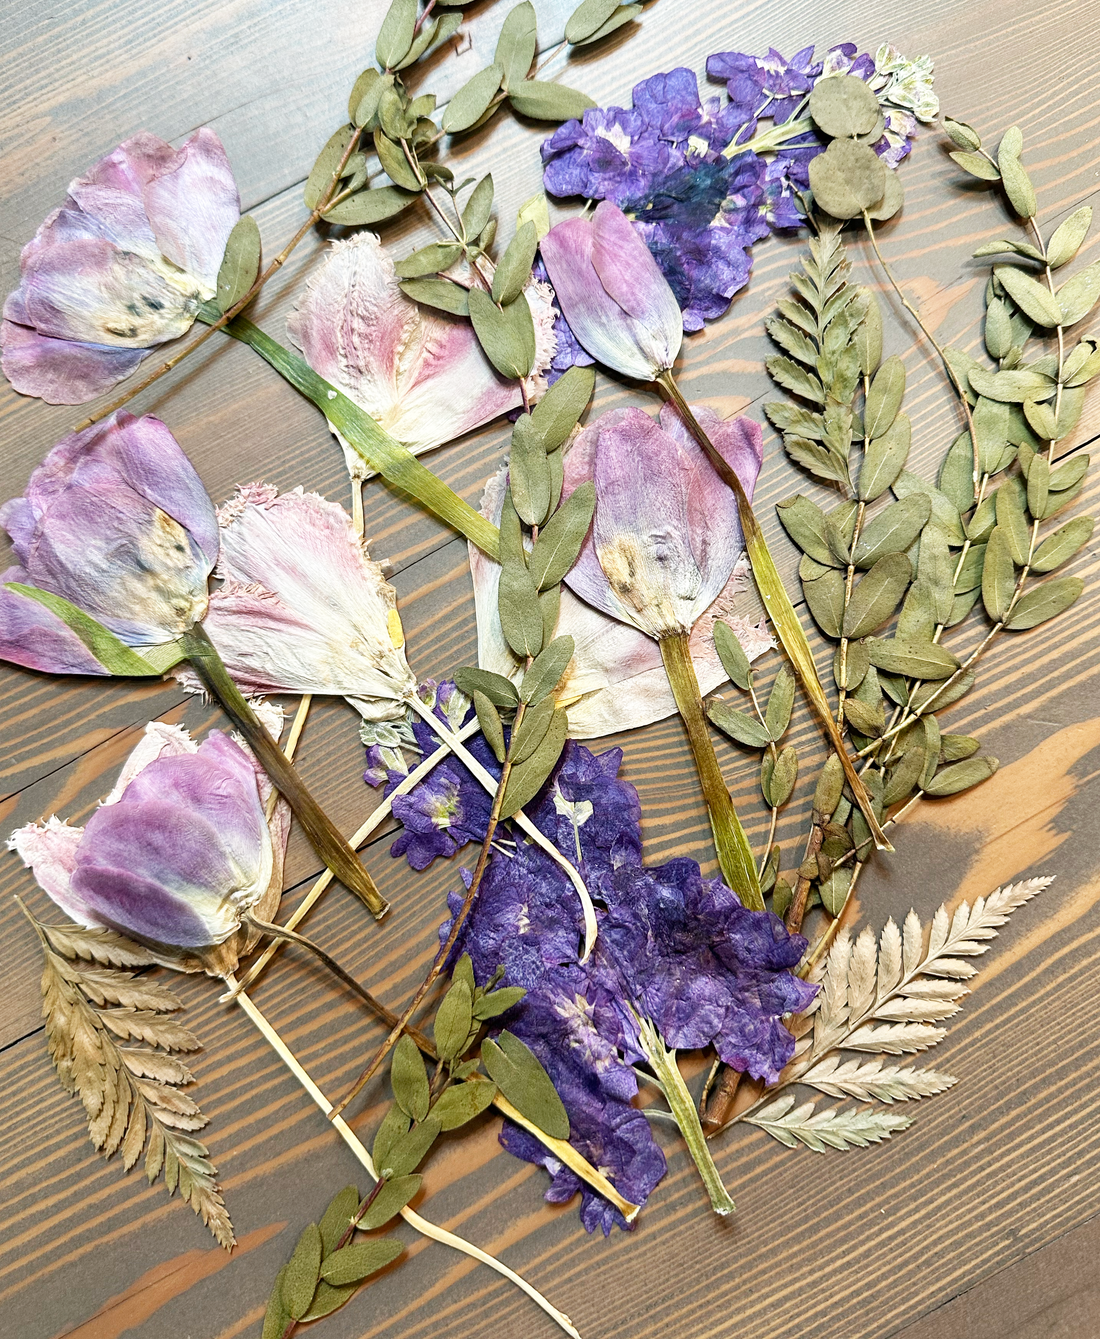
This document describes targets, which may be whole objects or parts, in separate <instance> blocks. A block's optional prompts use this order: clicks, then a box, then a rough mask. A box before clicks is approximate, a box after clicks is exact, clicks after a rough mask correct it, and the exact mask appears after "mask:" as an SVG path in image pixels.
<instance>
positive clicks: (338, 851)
mask: <svg viewBox="0 0 1100 1339" xmlns="http://www.w3.org/2000/svg"><path fill="white" fill-rule="evenodd" d="M182 643H183V646H184V648H185V650H186V653H187V657H188V659H189V660H190V661H191V664H192V666H193V667H194V669H195V672H196V674H198V676H199V678H200V679H201V680H202V682H203V685H204V687H205V688H206V689H207V690H208V691H209V693H210V694H211V695H212V696H213V697H215V698H216V699H217V700H218V701H219V702H220V703H221V705H222V708H223V710H224V711H225V713H226V715H227V716H228V717H229V718H230V720H231V721H232V722H233V723H234V725H236V726H237V728H238V729H239V730H240V731H241V733H242V734H243V735H244V737H245V739H246V740H247V741H248V744H249V746H250V747H251V749H252V751H253V752H254V753H255V755H256V757H257V758H258V759H259V760H260V765H261V766H262V767H263V769H264V771H265V772H266V773H267V774H268V776H269V777H270V778H271V780H272V782H273V784H274V785H275V787H276V789H277V790H278V791H279V792H280V793H281V794H282V795H283V796H284V798H285V799H286V801H287V803H288V804H289V805H290V807H291V809H292V810H293V812H294V816H295V818H297V820H298V822H299V823H301V825H302V830H303V831H304V832H305V834H306V836H307V837H308V838H309V840H310V843H311V845H312V846H313V849H314V850H315V851H316V852H317V854H318V855H319V856H320V857H321V859H322V860H323V861H324V862H325V864H326V865H327V866H328V868H329V869H330V870H332V872H333V874H335V875H336V877H337V878H338V879H339V880H340V882H341V883H342V884H344V886H345V887H347V888H349V889H350V890H351V891H352V892H353V893H356V894H357V895H358V896H359V897H361V898H362V900H363V901H364V902H365V903H366V905H367V906H368V907H369V908H370V910H371V912H372V913H373V914H374V916H375V917H376V918H378V919H381V918H382V917H383V916H384V915H385V914H386V912H387V911H388V909H389V903H388V902H387V901H386V900H385V898H384V897H383V896H382V894H381V893H380V892H379V891H378V889H377V888H376V887H375V884H374V880H373V879H372V878H371V876H370V875H369V874H368V873H367V871H366V870H365V869H364V868H363V866H362V865H361V864H360V863H359V859H358V857H357V856H356V854H355V852H354V851H353V850H352V849H351V847H350V846H349V845H348V843H347V842H346V841H345V840H344V838H343V837H342V836H341V835H340V833H339V831H338V830H337V828H336V826H335V825H334V823H333V822H332V820H331V819H330V818H329V817H328V815H327V814H326V813H325V811H324V810H323V809H322V808H321V806H320V805H319V804H318V803H317V801H316V800H315V799H314V798H313V796H312V795H311V794H310V793H309V791H308V790H307V789H306V787H305V785H304V783H303V782H302V779H301V777H300V776H299V775H298V773H297V772H296V771H295V769H294V766H293V764H292V763H290V762H289V761H288V759H287V757H286V755H285V754H284V753H283V751H282V749H280V748H279V746H278V744H276V742H275V741H274V740H273V739H272V738H271V736H270V735H269V734H268V733H267V731H266V730H265V729H264V726H263V723H262V722H261V721H260V719H259V717H258V716H257V715H256V713H255V712H254V711H253V710H252V708H251V707H250V706H249V704H248V702H247V701H246V700H245V698H244V695H243V694H242V693H241V690H240V689H239V688H238V687H237V685H236V684H235V683H234V682H233V680H232V678H231V677H230V674H229V671H228V670H227V669H226V668H225V665H224V664H223V663H222V658H221V656H219V655H218V652H217V650H216V649H215V647H214V644H213V642H211V640H210V638H209V637H208V636H207V635H206V631H205V629H204V628H203V626H202V624H201V623H199V624H196V625H195V626H194V627H193V628H192V629H191V630H190V632H187V633H185V634H184V636H183V638H182Z"/></svg>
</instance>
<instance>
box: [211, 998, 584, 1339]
mask: <svg viewBox="0 0 1100 1339" xmlns="http://www.w3.org/2000/svg"><path fill="white" fill-rule="evenodd" d="M225 982H226V985H228V986H229V987H230V989H231V991H233V992H234V998H235V999H236V1001H237V1004H238V1005H239V1006H240V1008H241V1009H243V1010H244V1012H245V1013H246V1014H247V1015H248V1017H249V1018H250V1019H251V1021H252V1023H253V1024H254V1025H255V1027H256V1029H257V1030H258V1031H259V1032H260V1034H261V1035H262V1036H263V1038H264V1039H265V1040H266V1041H267V1043H268V1044H269V1045H270V1046H271V1048H272V1049H273V1050H274V1051H275V1053H276V1054H277V1055H278V1057H279V1058H280V1060H282V1062H283V1063H284V1064H285V1065H286V1067H287V1068H288V1069H289V1070H290V1072H291V1073H292V1074H293V1075H294V1077H295V1078H296V1079H297V1080H298V1082H299V1083H300V1084H301V1085H302V1087H303V1088H304V1089H305V1090H306V1092H307V1093H308V1094H309V1096H310V1097H311V1098H312V1099H313V1100H314V1102H316V1103H317V1105H318V1106H319V1107H320V1108H321V1110H322V1111H323V1112H324V1113H325V1115H326V1116H327V1117H328V1118H329V1120H330V1121H331V1122H332V1124H333V1126H334V1127H335V1128H336V1130H337V1131H338V1133H339V1135H340V1138H341V1139H343V1141H344V1143H345V1144H347V1146H348V1147H349V1148H350V1149H351V1151H352V1153H354V1155H355V1157H356V1159H357V1160H358V1161H359V1163H360V1164H361V1165H362V1166H363V1167H364V1168H365V1169H366V1171H367V1174H368V1175H369V1176H370V1177H372V1178H373V1179H374V1180H375V1181H377V1180H378V1173H377V1172H376V1171H375V1167H374V1162H373V1161H372V1159H371V1156H370V1154H369V1153H368V1152H367V1150H366V1148H365V1147H364V1145H363V1144H362V1143H361V1142H360V1140H359V1139H358V1137H357V1136H356V1134H355V1132H354V1130H352V1128H351V1127H350V1126H349V1125H348V1124H347V1122H346V1121H344V1120H343V1119H342V1118H341V1117H340V1116H339V1115H338V1114H337V1113H336V1112H335V1110H334V1109H333V1107H332V1105H331V1103H330V1102H329V1100H328V1098H326V1097H325V1095H324V1093H323V1092H322V1091H321V1089H320V1088H318V1086H317V1085H316V1084H315V1083H314V1082H313V1080H312V1079H311V1078H310V1076H309V1075H308V1074H307V1073H306V1071H305V1069H304V1068H303V1067H302V1065H301V1064H300V1063H299V1061H298V1059H297V1057H296V1056H295V1055H294V1053H293V1052H292V1051H291V1050H290V1048H289V1047H288V1046H287V1044H286V1043H285V1042H284V1041H283V1039H282V1037H280V1036H279V1034H278V1032H277V1031H276V1030H275V1029H274V1028H273V1027H272V1026H271V1024H270V1023H269V1022H268V1020H267V1019H266V1018H265V1017H264V1015H263V1014H262V1013H261V1012H260V1010H259V1009H258V1008H257V1007H256V1005H255V1004H254V1003H253V1002H252V1000H251V999H250V998H249V996H248V995H245V994H243V993H242V992H241V991H240V990H239V989H238V987H237V982H236V980H235V979H234V978H233V976H232V974H230V975H228V976H226V977H225ZM401 1217H402V1218H403V1219H404V1220H405V1222H406V1223H408V1225H409V1226H410V1227H411V1228H413V1229H415V1231H417V1232H419V1233H420V1234H421V1235H422V1236H425V1237H429V1238H430V1239H431V1240H432V1241H438V1242H441V1243H442V1244H443V1245H444V1246H450V1247H452V1248H453V1249H454V1250H456V1251H460V1252H461V1253H462V1254H463V1255H468V1256H469V1257H470V1258H471V1259H473V1260H478V1261H480V1262H481V1264H483V1265H488V1266H489V1268H490V1269H495V1270H496V1272H497V1273H498V1274H502V1275H503V1276H504V1277H505V1278H506V1279H508V1280H509V1281H510V1282H512V1283H514V1284H515V1285H516V1287H517V1288H521V1289H522V1290H523V1291H524V1292H525V1293H526V1294H527V1296H528V1297H530V1298H531V1300H532V1301H534V1302H536V1303H537V1304H538V1305H539V1306H540V1307H542V1309H543V1311H545V1312H546V1314H547V1315H548V1316H550V1317H551V1318H552V1319H553V1320H555V1321H556V1322H557V1323H558V1324H559V1325H560V1326H561V1328H562V1329H563V1330H564V1331H565V1332H566V1334H568V1335H571V1336H572V1339H580V1335H579V1334H578V1332H577V1330H576V1328H575V1327H574V1325H573V1322H572V1321H571V1320H570V1319H569V1317H568V1316H567V1315H566V1314H565V1313H564V1312H563V1311H559V1310H558V1309H557V1307H556V1306H552V1305H551V1304H550V1302H548V1301H547V1300H546V1298H545V1297H543V1295H542V1293H540V1292H539V1291H538V1289H536V1288H533V1287H532V1286H531V1284H529V1283H528V1282H527V1281H526V1279H523V1278H521V1277H520V1276H519V1275H518V1274H517V1273H516V1272H515V1271H514V1270H511V1269H509V1268H508V1266H507V1265H505V1264H502V1263H501V1262H500V1261H499V1260H497V1259H495V1258H494V1257H493V1256H491V1255H489V1254H488V1253H487V1252H486V1251H483V1250H481V1249H480V1248H479V1247H477V1246H474V1245H473V1244H472V1243H471V1242H468V1241H466V1240H464V1239H463V1238H462V1237H458V1236H456V1235H455V1234H454V1233H453V1232H448V1231H447V1230H446V1229H445V1228H441V1227H437V1226H436V1225H435V1223H429V1222H428V1220H427V1219H426V1218H421V1216H420V1215H419V1214H418V1213H415V1212H414V1211H413V1210H412V1209H410V1208H408V1207H406V1208H404V1209H402V1210H401Z"/></svg>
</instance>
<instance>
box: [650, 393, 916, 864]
mask: <svg viewBox="0 0 1100 1339" xmlns="http://www.w3.org/2000/svg"><path fill="white" fill-rule="evenodd" d="M657 384H658V385H659V386H660V387H661V389H662V390H663V391H664V392H665V393H666V394H667V395H668V397H669V399H670V400H671V401H672V402H673V404H674V405H675V406H676V407H677V409H679V411H680V413H681V414H682V415H683V418H684V422H685V423H686V424H687V426H688V428H690V430H691V432H692V433H693V435H694V436H695V438H696V440H697V441H698V443H699V445H700V446H701V447H702V448H703V450H704V451H705V452H706V456H707V459H708V460H709V461H710V463H711V464H712V465H713V466H714V469H715V472H716V473H717V474H718V476H719V477H720V478H721V479H722V480H724V481H725V483H727V484H728V485H729V486H730V488H732V489H733V492H734V495H735V496H736V498H737V513H738V516H739V518H740V521H741V531H742V533H743V535H744V537H745V549H746V551H747V552H748V555H749V562H750V563H751V564H752V574H753V576H754V577H755V579H756V588H757V590H759V592H760V598H761V599H762V600H763V601H764V608H765V609H766V610H767V613H768V617H769V618H770V619H771V623H772V627H774V628H775V630H776V632H777V633H778V634H779V640H780V641H781V642H782V643H783V649H784V651H786V653H787V656H788V658H789V660H790V662H791V664H792V665H793V666H794V669H795V673H796V674H797V675H798V677H799V679H800V680H801V681H802V687H803V689H804V690H805V692H806V696H807V697H808V698H809V699H810V703H811V705H812V706H813V709H814V711H815V712H817V715H818V718H819V719H820V721H821V724H822V726H823V727H824V729H825V733H826V734H827V735H828V737H829V743H830V744H831V745H832V747H833V749H834V750H835V752H836V755H837V757H838V758H839V759H840V763H841V766H842V767H843V768H844V779H845V780H846V781H847V783H848V788H849V790H850V791H851V792H852V796H853V798H854V799H855V801H856V803H857V804H858V805H859V807H860V810H861V812H862V814H863V817H864V818H865V819H866V820H867V826H868V828H869V829H870V832H871V835H872V837H874V839H875V845H876V846H877V847H878V849H879V850H880V851H892V850H893V849H894V848H893V847H892V846H891V845H890V842H889V841H888V839H887V837H886V834H885V833H884V832H883V830H882V826H881V824H880V823H879V821H878V816H877V815H876V814H875V807H874V805H873V804H872V802H871V797H870V796H869V795H868V794H867V790H866V787H865V786H864V784H863V782H862V781H861V780H860V779H859V775H858V774H857V772H856V769H855V767H854V766H853V764H852V760H851V758H850V757H849V756H848V749H847V747H846V746H845V743H844V736H843V735H842V734H841V732H840V728H839V726H838V725H837V723H836V721H835V720H834V719H833V713H832V709H831V707H830V706H829V700H828V698H827V697H826V696H825V689H824V688H822V686H821V680H820V679H819V678H818V677H817V667H816V665H815V664H814V658H813V652H812V651H811V650H810V643H809V642H808V641H807V640H806V634H805V632H804V631H803V630H802V624H801V623H800V622H799V621H798V615H797V614H796V613H795V611H794V606H793V605H792V604H791V600H790V596H789V595H788V594H787V590H786V587H785V586H784V585H783V581H782V578H781V577H780V575H779V573H778V572H777V571H776V567H775V562H774V560H773V559H772V555H771V552H770V551H769V549H768V545H767V541H766V540H765V538H764V532H763V530H761V528H760V523H759V521H757V519H756V516H755V514H754V512H753V509H752V504H751V503H750V502H749V499H748V495H747V494H746V493H745V489H744V487H743V486H742V484H741V480H740V479H739V478H738V477H737V474H736V473H735V471H734V470H733V468H732V467H731V466H730V465H729V464H728V463H727V461H726V460H725V459H724V458H723V457H722V455H721V454H720V453H719V452H718V450H717V448H716V447H715V445H714V443H713V442H712V441H711V440H710V438H709V437H708V436H707V434H706V433H705V432H704V431H703V429H702V427H701V426H700V424H699V422H698V420H697V419H696V417H695V415H694V414H693V413H692V412H691V406H690V405H689V404H688V402H687V401H686V400H685V399H684V396H683V394H682V392H681V391H680V388H679V386H677V384H676V382H675V379H674V378H673V375H672V372H671V371H668V372H664V373H662V374H661V376H660V377H658V379H657Z"/></svg>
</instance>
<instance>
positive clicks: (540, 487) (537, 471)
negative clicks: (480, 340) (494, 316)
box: [470, 290, 550, 526]
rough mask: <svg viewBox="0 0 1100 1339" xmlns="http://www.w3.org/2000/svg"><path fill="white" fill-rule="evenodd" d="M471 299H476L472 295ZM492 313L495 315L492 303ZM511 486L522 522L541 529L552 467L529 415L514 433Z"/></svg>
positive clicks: (509, 468)
mask: <svg viewBox="0 0 1100 1339" xmlns="http://www.w3.org/2000/svg"><path fill="white" fill-rule="evenodd" d="M479 291H480V290H479ZM470 296H471V298H473V297H474V295H473V294H472V293H471V295H470ZM482 297H484V294H482ZM521 301H522V299H521ZM524 306H526V301H524ZM489 309H490V310H492V311H496V308H495V307H493V306H492V303H490V304H489ZM476 328H477V322H476V320H475V329H476ZM508 483H509V486H510V488H511V493H512V503H513V505H514V506H515V509H516V511H517V512H518V513H519V518H520V520H521V521H524V522H525V523H526V524H527V525H529V526H536V525H541V524H542V523H543V521H544V520H545V519H546V513H547V512H548V511H549V510H550V466H549V464H548V463H547V460H546V452H545V451H544V450H543V446H542V441H541V439H540V437H539V435H538V432H537V431H536V430H535V429H534V428H533V427H532V426H531V416H530V414H522V415H521V416H520V417H519V418H518V419H517V420H516V424H515V427H514V428H513V429H512V450H511V452H510V455H509V459H508Z"/></svg>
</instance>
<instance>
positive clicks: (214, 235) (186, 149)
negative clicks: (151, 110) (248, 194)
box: [143, 126, 241, 297]
mask: <svg viewBox="0 0 1100 1339" xmlns="http://www.w3.org/2000/svg"><path fill="white" fill-rule="evenodd" d="M143 199H144V203H145V209H146V212H147V213H148V216H149V222H150V224H151V225H152V230H153V233H154V235H155V236H156V239H157V245H158V246H159V247H160V250H161V252H162V254H163V255H165V256H167V257H168V259H169V260H170V261H172V262H173V263H174V264H176V265H178V266H179V267H180V269H182V270H186V271H187V273H188V274H193V275H194V276H195V277H196V278H197V279H200V280H202V282H203V284H204V285H205V286H206V289H207V290H208V291H207V293H206V294H205V296H207V297H209V296H212V295H213V293H214V291H215V290H216V289H217V286H218V270H219V268H220V266H221V263H222V257H223V256H224V254H225V244H226V242H228V240H229V234H230V233H231V232H232V231H233V228H234V226H235V224H236V223H237V220H238V219H239V218H240V216H241V200H240V196H239V195H238V193H237V183H236V181H235V180H234V179H233V169H232V168H231V167H230V166H229V159H228V157H227V156H226V152H225V149H224V148H223V146H222V142H221V140H220V139H219V138H218V137H217V135H215V133H214V132H213V131H212V130H210V129H209V128H208V127H206V126H204V127H203V128H202V129H201V130H196V131H195V133H194V134H193V135H192V136H191V138H190V139H188V140H187V141H186V142H185V143H184V144H183V146H182V148H181V149H180V150H179V151H178V153H176V155H175V161H174V162H173V163H172V164H171V165H170V166H166V167H165V168H163V169H162V170H160V171H158V172H157V174H156V175H155V176H154V177H153V179H152V180H151V181H150V182H149V183H148V184H147V185H146V187H145V190H144V194H143Z"/></svg>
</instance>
